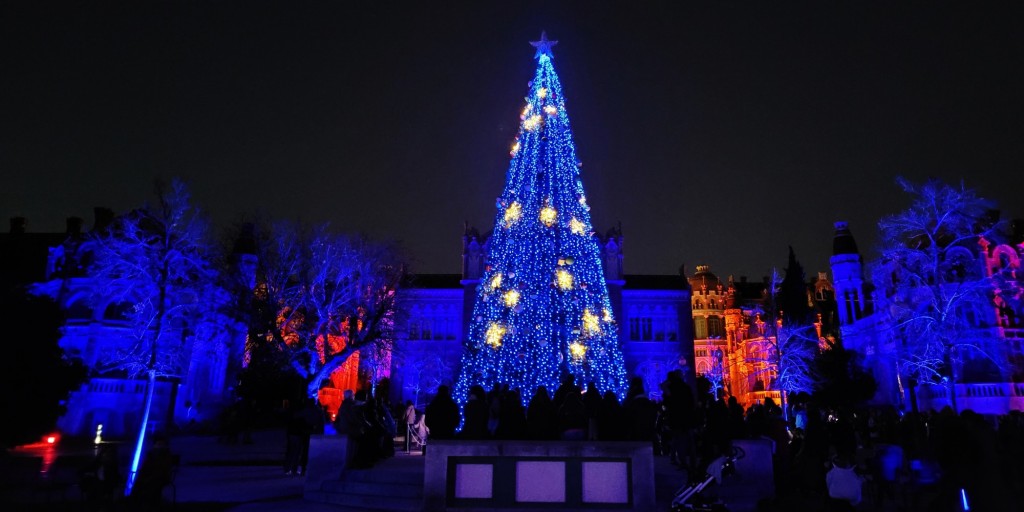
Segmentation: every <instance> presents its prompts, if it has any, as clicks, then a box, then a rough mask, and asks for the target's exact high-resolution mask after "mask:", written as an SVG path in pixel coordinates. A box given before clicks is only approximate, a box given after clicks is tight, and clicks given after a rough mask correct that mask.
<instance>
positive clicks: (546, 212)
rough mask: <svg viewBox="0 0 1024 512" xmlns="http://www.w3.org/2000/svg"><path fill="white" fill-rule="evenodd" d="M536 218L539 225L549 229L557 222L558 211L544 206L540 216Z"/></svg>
mask: <svg viewBox="0 0 1024 512" xmlns="http://www.w3.org/2000/svg"><path fill="white" fill-rule="evenodd" d="M538 218H539V219H540V222H541V224H544V225H545V226H547V227H549V228H550V227H551V226H554V225H555V222H557V221H558V211H557V210H555V209H554V207H552V206H550V205H548V206H545V207H544V208H541V209H540V215H538Z"/></svg>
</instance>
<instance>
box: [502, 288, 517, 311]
mask: <svg viewBox="0 0 1024 512" xmlns="http://www.w3.org/2000/svg"><path fill="white" fill-rule="evenodd" d="M504 298H505V306H507V307H510V308H514V307H516V304H519V290H509V291H507V292H505V295H504Z"/></svg>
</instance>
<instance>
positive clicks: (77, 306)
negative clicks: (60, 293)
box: [65, 299, 93, 322]
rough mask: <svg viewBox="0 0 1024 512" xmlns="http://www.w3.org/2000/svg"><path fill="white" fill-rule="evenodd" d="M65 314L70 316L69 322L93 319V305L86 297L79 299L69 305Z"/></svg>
mask: <svg viewBox="0 0 1024 512" xmlns="http://www.w3.org/2000/svg"><path fill="white" fill-rule="evenodd" d="M65 314H66V315H67V317H68V321H69V322H74V321H79V322H81V321H86V320H92V315H93V311H92V307H90V306H89V301H88V300H86V299H77V300H75V301H74V302H72V303H71V304H70V305H68V307H67V310H66V311H65Z"/></svg>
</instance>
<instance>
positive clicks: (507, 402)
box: [494, 389, 526, 439]
mask: <svg viewBox="0 0 1024 512" xmlns="http://www.w3.org/2000/svg"><path fill="white" fill-rule="evenodd" d="M494 437H496V438H498V439H525V438H526V412H525V411H523V400H522V397H521V396H520V395H519V390H518V389H513V390H512V391H506V392H505V395H504V397H502V400H501V416H500V417H499V418H498V429H497V430H496V431H495V432H494Z"/></svg>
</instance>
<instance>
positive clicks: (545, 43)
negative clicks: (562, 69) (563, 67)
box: [530, 31, 558, 59]
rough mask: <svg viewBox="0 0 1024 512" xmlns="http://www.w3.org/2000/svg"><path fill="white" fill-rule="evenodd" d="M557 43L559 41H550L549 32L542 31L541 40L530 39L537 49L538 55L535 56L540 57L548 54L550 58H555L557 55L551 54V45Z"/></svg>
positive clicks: (531, 44)
mask: <svg viewBox="0 0 1024 512" xmlns="http://www.w3.org/2000/svg"><path fill="white" fill-rule="evenodd" d="M556 44H558V41H549V40H548V33H547V32H544V31H541V33H540V41H530V46H533V47H534V48H536V49H537V53H536V55H534V56H533V58H535V59H539V58H540V56H541V55H547V56H548V57H549V58H552V59H553V58H555V56H554V55H552V54H551V47H552V46H554V45H556Z"/></svg>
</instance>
